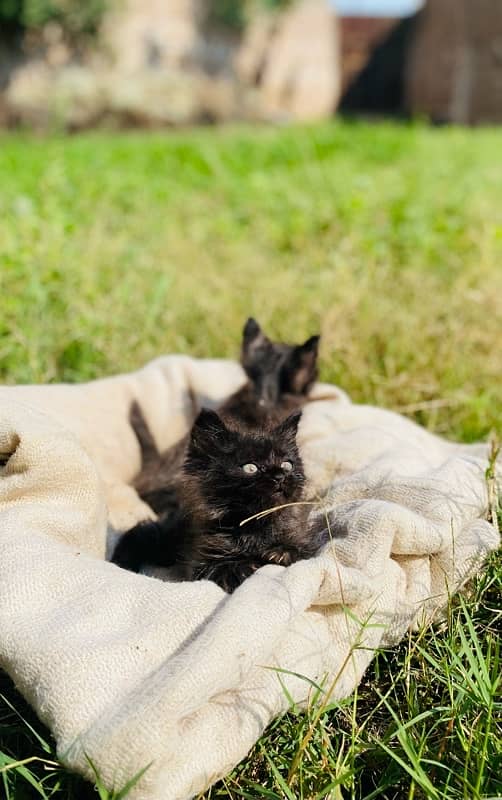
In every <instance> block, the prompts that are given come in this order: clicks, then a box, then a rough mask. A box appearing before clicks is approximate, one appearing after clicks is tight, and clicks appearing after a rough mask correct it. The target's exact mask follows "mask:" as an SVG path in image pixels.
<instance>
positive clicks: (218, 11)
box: [207, 0, 292, 31]
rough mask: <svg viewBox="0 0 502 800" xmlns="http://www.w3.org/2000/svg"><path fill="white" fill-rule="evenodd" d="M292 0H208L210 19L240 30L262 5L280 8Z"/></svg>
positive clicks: (222, 25) (216, 23) (212, 21)
mask: <svg viewBox="0 0 502 800" xmlns="http://www.w3.org/2000/svg"><path fill="white" fill-rule="evenodd" d="M291 2H292V0H207V5H208V21H209V22H210V23H213V24H215V25H217V26H220V27H223V28H229V29H231V30H235V31H240V30H242V29H243V28H244V27H245V24H246V20H247V19H248V17H249V16H250V14H252V12H253V11H255V10H256V9H257V8H259V7H260V6H262V7H265V8H268V9H280V8H284V7H285V6H287V5H289V4H290V3H291Z"/></svg>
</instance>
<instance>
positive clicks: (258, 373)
mask: <svg viewBox="0 0 502 800" xmlns="http://www.w3.org/2000/svg"><path fill="white" fill-rule="evenodd" d="M319 338H320V337H319V336H311V337H310V339H307V341H306V342H304V343H303V344H301V345H289V344H283V343H282V342H272V341H271V340H270V339H269V338H268V337H267V336H265V334H264V333H263V331H262V330H261V328H260V326H259V325H258V323H257V322H256V320H254V319H253V318H252V317H250V318H249V319H248V321H247V322H246V324H245V326H244V331H243V340H242V351H241V363H242V366H243V367H244V370H245V372H246V374H247V376H248V377H249V379H250V380H251V383H252V385H253V387H254V390H255V393H256V398H257V403H258V404H259V405H260V406H265V407H273V406H275V405H277V404H278V402H279V398H280V396H281V394H285V393H286V394H293V395H306V394H308V392H309V390H310V389H311V387H312V384H313V383H314V382H315V380H316V378H317V354H318V348H319Z"/></svg>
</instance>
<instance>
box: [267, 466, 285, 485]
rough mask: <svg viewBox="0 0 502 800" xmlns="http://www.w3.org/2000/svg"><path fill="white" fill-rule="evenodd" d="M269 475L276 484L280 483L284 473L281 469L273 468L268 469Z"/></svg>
mask: <svg viewBox="0 0 502 800" xmlns="http://www.w3.org/2000/svg"><path fill="white" fill-rule="evenodd" d="M270 477H271V478H272V480H273V481H274V483H276V484H280V483H282V482H283V480H284V478H285V475H284V472H283V470H282V469H274V470H271V471H270Z"/></svg>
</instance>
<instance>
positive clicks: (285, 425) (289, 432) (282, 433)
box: [274, 411, 302, 442]
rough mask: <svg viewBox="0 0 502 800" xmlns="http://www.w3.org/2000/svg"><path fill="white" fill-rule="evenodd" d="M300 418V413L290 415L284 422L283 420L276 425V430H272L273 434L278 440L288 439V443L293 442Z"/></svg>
mask: <svg viewBox="0 0 502 800" xmlns="http://www.w3.org/2000/svg"><path fill="white" fill-rule="evenodd" d="M301 417H302V412H301V411H295V412H294V414H290V415H289V417H286V419H285V420H283V421H282V422H281V423H280V424H279V425H277V427H276V428H274V434H275V435H276V436H277V437H278V438H281V439H288V440H289V441H290V442H295V441H296V433H297V431H298V425H299V422H300V419H301Z"/></svg>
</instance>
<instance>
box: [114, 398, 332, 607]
mask: <svg viewBox="0 0 502 800" xmlns="http://www.w3.org/2000/svg"><path fill="white" fill-rule="evenodd" d="M300 416H301V412H296V413H295V414H293V415H291V416H289V417H287V418H286V419H285V420H283V421H282V422H280V423H279V424H278V425H275V426H274V427H272V428H271V429H270V430H269V431H264V430H261V431H254V432H251V431H250V430H249V429H248V428H247V427H246V426H243V425H242V424H239V423H238V422H236V420H235V419H234V420H233V421H232V422H231V423H230V422H229V421H227V422H225V421H224V420H223V419H222V417H221V416H219V415H218V414H217V413H216V412H214V411H208V410H203V411H201V412H200V414H199V416H198V417H197V419H196V421H195V424H194V426H193V429H192V432H191V435H190V440H189V444H188V448H187V454H186V458H185V462H184V465H183V470H182V480H181V481H180V493H181V498H180V499H181V508H182V509H183V511H180V510H178V511H176V512H175V513H173V514H171V515H169V516H167V517H165V518H163V519H161V520H159V521H157V522H143V523H140V524H139V525H137V526H136V527H135V528H133V529H132V530H131V531H129V532H128V533H127V534H125V535H124V536H123V537H122V538H121V540H120V541H119V542H118V545H117V547H116V550H115V553H114V556H113V561H114V562H115V563H116V564H119V565H120V566H122V567H125V568H126V569H132V570H134V571H138V570H139V569H140V568H141V566H142V565H143V564H145V563H150V564H158V565H161V566H166V567H167V566H171V565H173V564H179V565H180V566H181V569H182V575H183V577H184V578H185V579H187V580H199V579H202V578H206V579H209V580H213V581H215V582H216V583H218V584H219V585H220V586H221V587H222V588H223V589H225V590H226V591H228V592H232V591H233V590H234V589H235V588H237V586H239V585H240V584H241V583H242V581H243V580H245V578H247V577H248V576H249V575H251V574H252V573H253V572H255V570H256V569H258V568H259V567H260V566H262V565H264V564H269V563H276V564H282V565H284V566H287V565H288V564H291V563H293V562H294V561H297V560H299V559H303V558H308V557H309V556H312V555H314V553H315V552H317V550H318V549H319V547H320V546H321V544H322V534H321V533H318V534H314V533H313V532H312V531H310V530H309V526H308V519H307V518H308V512H309V506H308V505H287V504H291V503H300V502H301V499H302V496H303V487H304V483H305V474H304V471H303V464H302V461H301V458H300V454H299V452H298V447H297V444H296V432H297V428H298V422H299V419H300ZM249 465H253V467H254V468H255V469H254V471H252V470H251V469H250V467H249ZM281 506H285V507H282V508H281ZM271 508H276V510H274V511H271V513H269V514H267V515H266V516H263V517H259V518H256V517H254V515H256V514H259V513H260V512H262V511H265V510H267V509H271ZM249 517H254V518H253V519H250V520H249V521H248V522H246V523H245V524H241V523H242V522H243V521H244V520H246V519H248V518H249Z"/></svg>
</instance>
